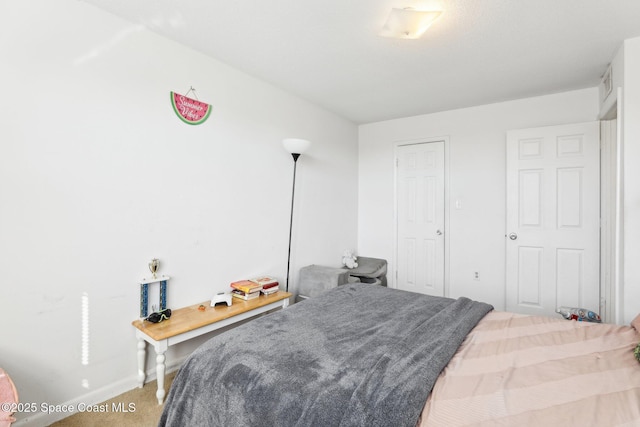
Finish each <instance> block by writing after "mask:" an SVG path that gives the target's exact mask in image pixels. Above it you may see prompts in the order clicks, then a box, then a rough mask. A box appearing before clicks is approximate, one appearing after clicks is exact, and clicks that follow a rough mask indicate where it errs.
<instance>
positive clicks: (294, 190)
mask: <svg viewBox="0 0 640 427" xmlns="http://www.w3.org/2000/svg"><path fill="white" fill-rule="evenodd" d="M291 156H292V157H293V186H292V188H291V217H290V218H289V252H288V253H287V283H286V287H285V291H287V292H289V269H290V267H291V236H292V234H293V201H294V197H295V195H296V166H297V165H298V157H300V153H291Z"/></svg>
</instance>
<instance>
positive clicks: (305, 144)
mask: <svg viewBox="0 0 640 427" xmlns="http://www.w3.org/2000/svg"><path fill="white" fill-rule="evenodd" d="M282 146H283V147H284V149H285V150H287V151H288V152H289V153H291V154H294V153H295V154H302V153H304V152H305V151H307V149H308V148H309V146H311V141H307V140H306V139H300V138H286V139H283V140H282Z"/></svg>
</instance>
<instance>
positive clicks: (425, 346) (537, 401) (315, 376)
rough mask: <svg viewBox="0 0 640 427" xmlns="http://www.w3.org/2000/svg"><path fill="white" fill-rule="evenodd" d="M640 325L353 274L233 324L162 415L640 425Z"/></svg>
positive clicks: (275, 421)
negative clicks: (558, 314) (504, 304)
mask: <svg viewBox="0 0 640 427" xmlns="http://www.w3.org/2000/svg"><path fill="white" fill-rule="evenodd" d="M639 341H640V335H639V334H638V332H637V331H636V330H635V329H634V328H632V327H627V326H614V325H602V324H591V323H585V322H575V321H567V320H564V319H552V318H545V317H536V316H523V315H517V314H513V313H504V312H496V311H494V310H493V308H492V307H491V306H490V305H487V304H484V303H481V302H476V301H471V300H469V299H466V298H459V299H449V298H439V297H430V296H426V295H420V294H414V293H410V292H404V291H399V290H394V289H387V288H384V287H380V286H371V285H367V284H360V283H355V284H348V285H343V286H340V287H338V288H336V289H332V290H330V291H328V292H326V293H325V294H323V295H321V296H319V297H316V298H313V299H309V300H307V301H304V302H301V303H298V304H294V305H293V306H291V307H289V308H287V309H286V310H283V311H279V312H276V313H272V314H269V315H267V316H264V317H261V318H258V319H255V320H253V321H251V322H248V323H246V324H244V325H241V326H239V327H237V328H234V329H233V330H231V331H228V332H225V333H223V334H220V335H218V336H216V337H214V338H212V339H211V340H209V341H208V342H207V343H205V344H203V345H202V346H201V347H199V348H198V349H197V350H196V351H195V352H194V353H193V354H192V355H190V356H189V357H188V358H187V360H186V361H185V363H184V364H183V365H182V366H181V368H180V370H179V372H178V374H177V375H176V377H175V379H174V381H173V384H172V386H171V389H170V391H169V395H168V398H167V402H166V403H165V407H164V410H163V413H162V416H161V419H160V424H159V425H160V426H182V425H207V426H231V425H233V426H316V425H321V426H410V427H413V426H471V425H473V426H512V425H548V424H552V423H553V424H557V425H562V426H573V425H576V426H577V425H580V426H583V425H606V426H632V425H640V365H639V364H638V362H637V361H636V360H635V358H634V355H633V350H634V347H635V346H636V344H637V343H638V342H639Z"/></svg>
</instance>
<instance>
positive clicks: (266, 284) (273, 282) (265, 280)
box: [250, 276, 280, 295]
mask: <svg viewBox="0 0 640 427" xmlns="http://www.w3.org/2000/svg"><path fill="white" fill-rule="evenodd" d="M250 281H251V282H253V283H255V284H257V285H260V286H262V290H261V292H262V293H263V294H265V295H270V294H275V293H276V292H278V291H279V290H280V287H279V286H278V280H277V279H274V278H273V277H271V276H260V277H255V278H253V279H250Z"/></svg>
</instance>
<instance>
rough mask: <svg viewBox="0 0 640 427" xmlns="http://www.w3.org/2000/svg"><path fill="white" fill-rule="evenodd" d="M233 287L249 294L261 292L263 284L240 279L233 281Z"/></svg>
mask: <svg viewBox="0 0 640 427" xmlns="http://www.w3.org/2000/svg"><path fill="white" fill-rule="evenodd" d="M230 286H231V287H232V288H233V289H237V290H239V291H242V292H246V293H248V294H250V293H253V292H258V293H259V292H260V291H261V290H262V285H259V284H257V283H254V282H252V281H250V280H239V281H237V282H233V283H231V285H230Z"/></svg>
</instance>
